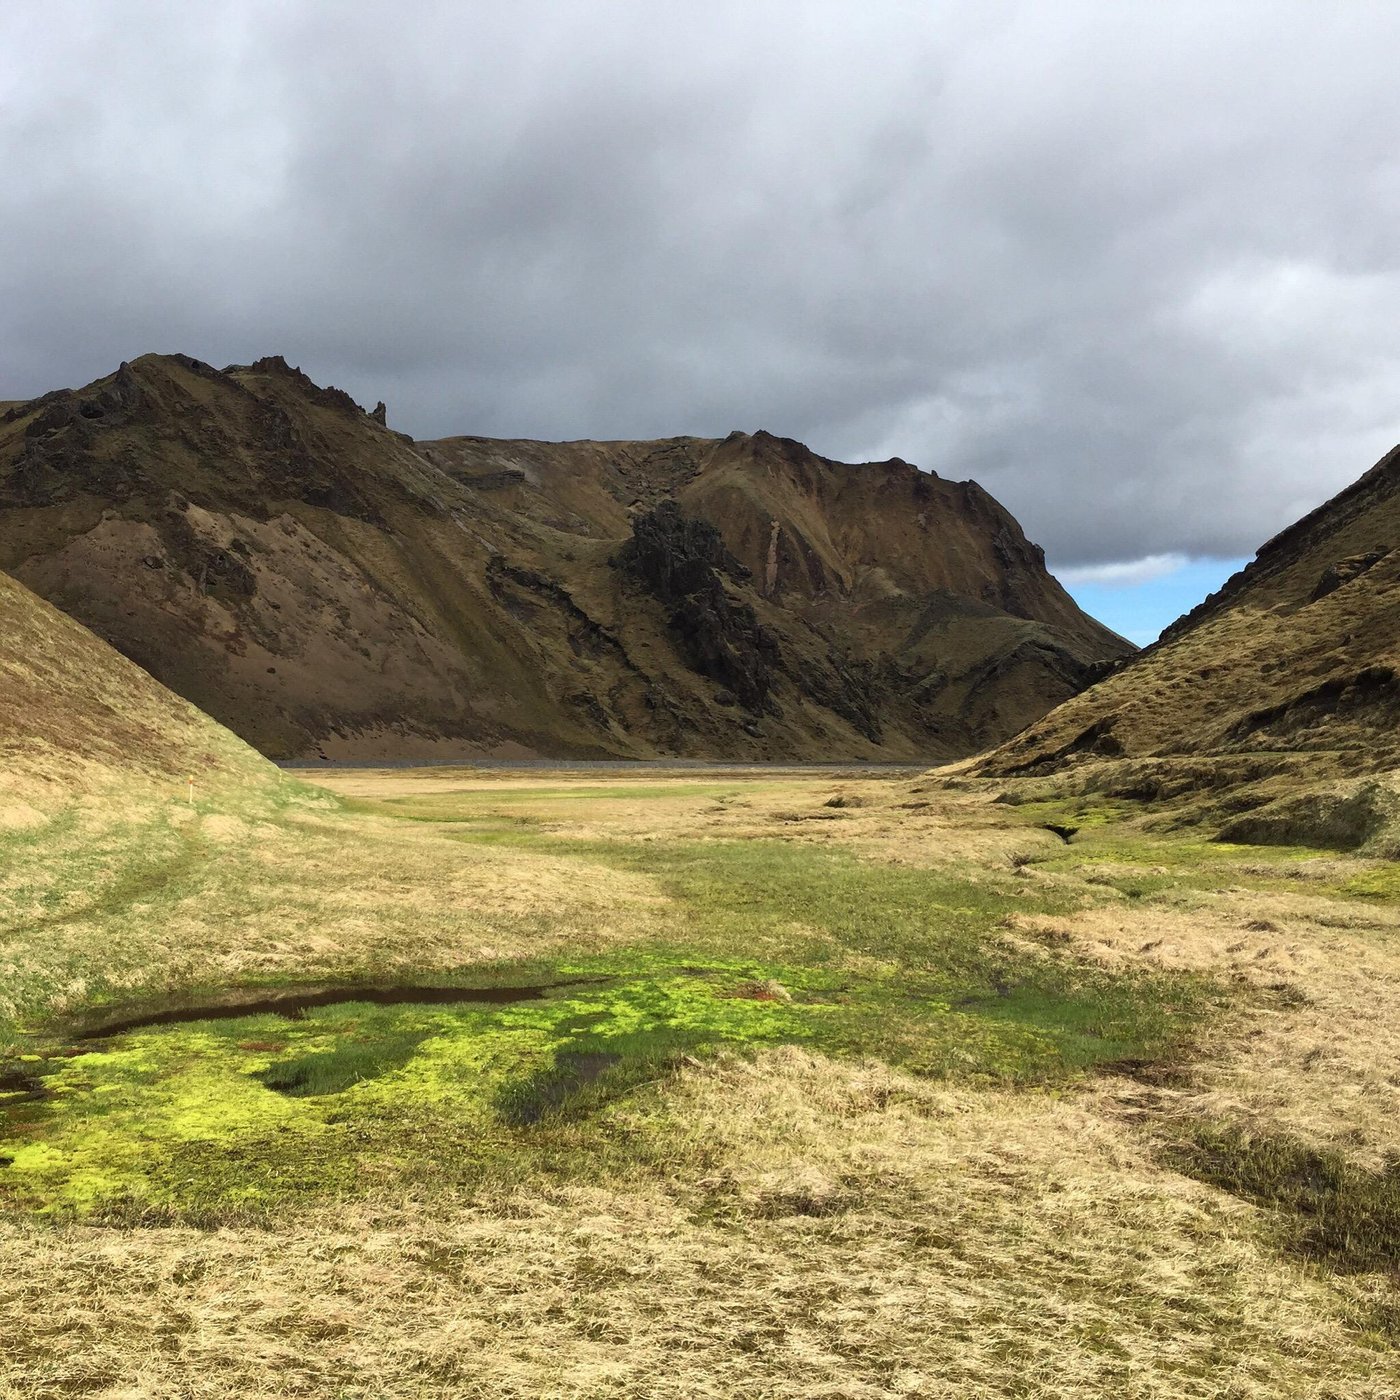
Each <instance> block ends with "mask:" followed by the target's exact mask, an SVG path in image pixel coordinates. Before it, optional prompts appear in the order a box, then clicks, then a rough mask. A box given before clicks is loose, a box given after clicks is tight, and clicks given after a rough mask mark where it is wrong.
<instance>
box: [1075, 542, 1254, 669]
mask: <svg viewBox="0 0 1400 1400" xmlns="http://www.w3.org/2000/svg"><path fill="white" fill-rule="evenodd" d="M1248 562H1249V561H1248V560H1246V559H1191V558H1188V557H1187V556H1186V555H1184V554H1152V555H1149V556H1148V557H1147V558H1145V559H1134V560H1131V561H1129V562H1126V563H1122V564H1091V565H1086V566H1083V567H1079V568H1066V569H1056V570H1054V573H1055V576H1056V578H1058V579H1059V580H1060V582H1061V583H1062V584H1064V586H1065V588H1066V589H1068V590H1069V593H1070V596H1071V597H1072V598H1073V599H1074V601H1075V602H1076V603H1078V604H1079V606H1080V607H1081V608H1083V609H1084V611H1085V612H1086V613H1088V614H1089V616H1090V617H1096V618H1098V620H1099V621H1100V622H1102V623H1103V624H1104V626H1105V627H1111V628H1112V629H1113V630H1114V631H1115V632H1117V633H1118V634H1119V635H1120V636H1123V637H1126V638H1127V639H1128V640H1129V641H1130V642H1136V643H1137V645H1138V646H1146V645H1147V644H1148V643H1149V642H1155V641H1156V640H1157V638H1158V636H1159V635H1160V634H1161V632H1162V629H1163V628H1164V627H1167V626H1169V625H1170V624H1171V623H1173V622H1175V621H1176V619H1177V618H1179V617H1180V616H1181V615H1182V614H1183V613H1186V612H1190V610H1191V609H1192V608H1194V607H1195V606H1196V604H1197V603H1199V602H1201V601H1202V600H1203V599H1204V598H1205V596H1206V595H1207V594H1208V593H1213V592H1214V591H1215V590H1216V589H1217V588H1219V587H1220V585H1221V584H1222V583H1224V582H1225V580H1226V579H1227V578H1229V577H1230V575H1231V574H1233V573H1235V572H1236V571H1237V570H1239V569H1242V568H1244V566H1245V564H1246V563H1248Z"/></svg>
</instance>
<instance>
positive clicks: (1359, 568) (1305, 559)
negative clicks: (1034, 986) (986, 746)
mask: <svg viewBox="0 0 1400 1400" xmlns="http://www.w3.org/2000/svg"><path fill="white" fill-rule="evenodd" d="M1397 541H1400V449H1397V450H1396V451H1394V452H1391V453H1389V454H1388V455H1387V456H1386V457H1385V458H1383V459H1382V460H1381V461H1380V462H1379V463H1378V464H1377V465H1376V466H1375V467H1374V468H1372V469H1371V470H1370V471H1369V472H1367V473H1366V475H1365V476H1363V477H1361V478H1360V480H1358V481H1357V482H1356V483H1354V484H1353V485H1352V486H1351V487H1349V488H1348V489H1347V490H1345V491H1343V492H1341V493H1340V494H1339V495H1338V496H1336V497H1334V498H1333V499H1332V500H1331V501H1329V502H1327V503H1326V504H1325V505H1323V506H1321V507H1319V508H1318V509H1317V510H1315V511H1313V512H1312V513H1311V514H1310V515H1308V516H1307V517H1305V518H1304V519H1302V520H1300V521H1299V522H1298V523H1297V524H1295V525H1293V526H1291V527H1290V528H1289V529H1287V530H1285V531H1283V532H1282V533H1281V534H1280V535H1278V536H1277V537H1275V538H1274V539H1272V540H1270V541H1269V542H1268V543H1267V544H1266V545H1264V546H1263V548H1261V549H1260V550H1259V552H1258V555H1257V556H1256V558H1255V559H1254V560H1253V561H1252V562H1251V563H1250V564H1249V565H1248V567H1246V568H1245V569H1243V570H1242V571H1241V572H1240V573H1238V574H1236V575H1235V576H1234V577H1233V578H1232V579H1230V581H1229V582H1228V583H1227V584H1226V585H1225V586H1224V587H1223V588H1222V589H1221V590H1220V591H1219V592H1218V593H1216V594H1214V595H1212V597H1210V598H1209V599H1207V600H1206V602H1204V603H1203V604H1202V605H1201V606H1200V607H1198V608H1196V609H1195V610H1194V611H1193V612H1192V613H1190V614H1188V615H1187V616H1186V617H1184V618H1182V619H1181V620H1180V621H1179V622H1177V623H1176V624H1175V625H1174V626H1172V627H1171V628H1169V629H1168V630H1167V632H1166V633H1165V634H1164V635H1163V637H1162V639H1161V640H1160V641H1159V642H1157V643H1156V644H1155V645H1153V646H1151V647H1149V648H1147V649H1146V650H1145V651H1143V652H1141V653H1139V654H1138V655H1137V656H1135V657H1133V658H1131V659H1130V660H1129V661H1128V662H1127V663H1126V664H1125V665H1123V666H1122V667H1121V668H1120V669H1119V670H1118V671H1117V672H1116V673H1115V674H1113V675H1111V676H1110V677H1108V678H1107V679H1106V680H1103V681H1101V682H1099V683H1098V684H1097V685H1095V686H1093V687H1092V688H1091V689H1089V690H1087V691H1085V692H1084V693H1083V694H1081V695H1079V696H1076V697H1074V698H1072V699H1070V700H1068V701H1066V702H1065V703H1064V704H1062V705H1060V706H1058V707H1057V708H1056V709H1054V710H1053V711H1051V712H1050V713H1049V714H1047V715H1046V716H1045V717H1044V718H1043V719H1041V720H1039V721H1038V722H1036V723H1035V724H1032V725H1031V726H1030V727H1029V728H1027V729H1026V730H1025V731H1024V732H1023V733H1021V734H1019V735H1017V736H1016V737H1015V738H1014V739H1012V740H1011V741H1010V742H1008V743H1006V744H1004V745H1003V746H1002V747H1000V748H999V749H997V750H996V751H995V752H993V753H992V754H991V755H990V756H989V757H987V758H986V759H984V760H982V761H981V762H980V763H979V764H978V765H976V771H977V772H980V773H982V774H984V775H987V776H992V777H1000V778H1008V777H1026V778H1051V779H1053V785H1054V786H1055V787H1057V788H1058V789H1059V790H1061V791H1074V790H1080V791H1093V792H1100V793H1106V794H1109V795H1114V796H1120V797H1124V798H1129V799H1134V800H1148V801H1166V802H1169V803H1170V802H1174V803H1176V804H1178V805H1179V806H1180V807H1181V814H1180V817H1181V819H1182V820H1186V819H1188V818H1189V817H1191V816H1192V815H1193V814H1194V815H1203V816H1207V817H1209V818H1210V819H1211V820H1212V821H1213V822H1215V823H1216V825H1218V826H1221V827H1222V828H1223V829H1224V831H1225V832H1226V834H1229V835H1232V836H1234V837H1235V838H1236V839H1239V840H1261V841H1263V840H1283V841H1291V842H1300V841H1301V842H1310V841H1316V842H1317V843H1319V844H1322V845H1329V846H1343V847H1357V846H1363V845H1367V846H1370V847H1372V848H1374V849H1381V848H1382V847H1384V848H1385V849H1389V843H1390V842H1391V841H1392V836H1391V832H1392V830H1393V823H1394V820H1395V817H1396V815H1397V812H1398V811H1400V805H1398V804H1397V802H1396V798H1395V795H1394V793H1393V791H1392V783H1391V781H1390V778H1389V776H1388V775H1389V774H1390V773H1391V771H1392V770H1393V769H1394V768H1395V766H1396V763H1397V761H1400V547H1397ZM1377 843H1379V844H1377Z"/></svg>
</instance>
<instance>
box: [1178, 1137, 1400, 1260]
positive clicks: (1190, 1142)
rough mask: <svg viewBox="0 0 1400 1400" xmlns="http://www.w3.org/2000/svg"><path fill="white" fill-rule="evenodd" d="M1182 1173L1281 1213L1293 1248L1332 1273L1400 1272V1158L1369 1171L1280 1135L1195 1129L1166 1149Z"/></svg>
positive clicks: (1281, 1225) (1280, 1223)
mask: <svg viewBox="0 0 1400 1400" xmlns="http://www.w3.org/2000/svg"><path fill="white" fill-rule="evenodd" d="M1167 1160H1168V1161H1170V1162H1171V1163H1172V1165H1173V1166H1175V1167H1177V1168H1178V1169H1179V1170H1181V1171H1185V1172H1187V1173H1189V1174H1190V1175H1191V1176H1194V1177H1196V1178H1198V1179H1199V1180H1201V1181H1208V1182H1210V1183H1211V1185H1213V1186H1218V1187H1220V1188H1221V1190H1224V1191H1229V1192H1230V1193H1231V1194H1232V1195H1235V1196H1240V1197H1243V1198H1244V1199H1245V1200H1248V1201H1253V1202H1255V1203H1256V1204H1258V1205H1263V1206H1268V1207H1270V1208H1271V1209H1273V1210H1275V1211H1276V1212H1278V1215H1277V1217H1276V1219H1277V1224H1278V1226H1279V1228H1280V1230H1281V1231H1282V1233H1283V1236H1284V1238H1285V1239H1286V1240H1287V1242H1288V1244H1289V1245H1290V1247H1291V1248H1293V1249H1296V1250H1297V1251H1299V1252H1300V1253H1304V1254H1307V1255H1311V1256H1313V1257H1315V1258H1319V1259H1322V1260H1325V1261H1326V1262H1327V1263H1328V1264H1330V1265H1331V1266H1332V1267H1333V1268H1338V1269H1347V1270H1354V1271H1360V1272H1365V1271H1367V1270H1382V1271H1386V1272H1394V1271H1397V1270H1400V1158H1392V1159H1391V1161H1390V1162H1388V1163H1387V1164H1386V1166H1385V1167H1384V1168H1383V1169H1382V1170H1380V1171H1368V1170H1367V1169H1366V1168H1364V1167H1361V1166H1358V1165H1357V1164H1356V1163H1354V1162H1350V1161H1348V1160H1347V1159H1346V1158H1345V1157H1343V1156H1342V1154H1341V1153H1339V1152H1335V1151H1329V1150H1327V1149H1321V1148H1317V1147H1313V1146H1311V1145H1309V1144H1307V1143H1304V1142H1300V1141H1299V1140H1298V1139H1297V1138H1293V1137H1290V1136H1288V1135H1286V1134H1281V1133H1262V1134H1261V1133H1251V1132H1248V1131H1246V1130H1244V1129H1242V1128H1239V1127H1236V1126H1233V1125H1230V1124H1203V1125H1199V1126H1197V1127H1196V1128H1195V1129H1194V1130H1193V1131H1192V1133H1191V1134H1190V1136H1189V1137H1188V1138H1187V1139H1186V1140H1185V1141H1183V1142H1181V1143H1177V1144H1174V1145H1173V1146H1172V1147H1171V1148H1169V1149H1168V1151H1167Z"/></svg>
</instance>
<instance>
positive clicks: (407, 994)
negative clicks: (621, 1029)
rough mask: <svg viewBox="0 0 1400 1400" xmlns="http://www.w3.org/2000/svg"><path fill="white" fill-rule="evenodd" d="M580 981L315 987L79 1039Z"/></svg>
mask: <svg viewBox="0 0 1400 1400" xmlns="http://www.w3.org/2000/svg"><path fill="white" fill-rule="evenodd" d="M578 985H580V984H579V983H576V982H552V983H543V984H540V985H538V986H530V987H413V986H396V987H314V988H300V989H298V990H296V991H287V992H279V993H278V994H276V995H275V996H266V997H260V998H258V999H257V1000H251V1001H236V1002H230V1001H219V1002H214V1003H211V1004H209V1005H204V1006H172V1007H165V1008H164V1009H162V1010H159V1011H145V1012H141V1013H139V1014H134V1015H130V1016H124V1017H121V1018H120V1019H118V1020H114V1021H106V1022H103V1023H102V1024H101V1025H97V1026H93V1027H91V1028H90V1029H89V1030H85V1031H82V1032H80V1033H79V1035H78V1037H77V1038H78V1039H79V1040H105V1039H107V1038H108V1037H109V1036H114V1035H124V1034H126V1032H128V1031H139V1030H145V1029H146V1028H147V1027H148V1026H173V1025H180V1024H183V1023H184V1022H187V1021H232V1020H236V1019H237V1018H239V1017H241V1016H284V1017H286V1018H287V1020H289V1021H298V1020H300V1019H301V1018H302V1017H303V1016H305V1014H306V1013H307V1012H308V1011H311V1010H314V1009H315V1008H316V1007H320V1006H334V1005H335V1004H336V1003H337V1002H357V1001H361V1002H369V1003H371V1004H372V1005H374V1006H402V1005H406V1004H409V1003H418V1004H421V1005H425V1006H448V1005H452V1004H454V1003H457V1002H484V1003H487V1004H490V1005H496V1006H502V1005H507V1004H509V1003H510V1002H515V1001H534V1000H537V999H538V998H540V997H542V996H545V995H547V994H548V993H549V992H552V991H555V990H556V989H558V988H560V987H570V986H578Z"/></svg>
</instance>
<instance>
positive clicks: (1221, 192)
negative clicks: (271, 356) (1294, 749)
mask: <svg viewBox="0 0 1400 1400" xmlns="http://www.w3.org/2000/svg"><path fill="white" fill-rule="evenodd" d="M1397 51H1400V8H1397V7H1395V6H1393V5H1388V4H1386V5H1382V4H1375V5H1371V4H1365V3H1355V4H1350V5H1347V6H1323V5H1317V4H1313V3H1311V2H1310V0H1309V3H1296V4H1295V3H1286V0H1273V2H1272V3H1267V4H1250V3H1233V4H1229V5H1220V4H1218V3H1213V4H1208V5H1205V4H1203V5H1194V4H1190V3H1179V4H1173V5H1170V6H1165V5H1163V6H1134V5H1121V4H1118V3H1111V2H1110V0H1103V3H1095V4H1087V3H1084V4H1081V3H1073V0H1056V3H1054V4H1046V3H1034V4H1031V3H1027V4H1012V3H995V0H990V2H989V0H968V2H967V3H946V4H924V3H918V4H912V3H911V4H903V3H884V4H880V3H872V4H870V5H866V6H862V7H854V6H850V5H848V4H844V3H843V4H829V3H821V0H803V3H789V2H788V0H774V3H768V4H752V3H750V4H744V5H739V4H728V3H723V0H721V2H720V3H716V2H715V0H710V3H706V4H692V3H670V4H657V3H649V4H633V3H603V2H602V0H594V2H593V3H583V0H549V3H540V0H533V2H531V0H527V2H526V3H521V4H516V5H512V6H499V5H486V4H477V5H472V4H462V3H430V2H428V0H417V2H415V0H403V2H402V3H398V4H392V5H390V4H356V3H346V2H345V0H342V2H341V3H317V2H316V0H300V3H298V4H296V5H286V4H282V3H272V2H271V0H265V3H246V2H245V3H237V0H235V2H234V3H229V4H224V5H220V6H218V7H214V6H203V5H194V6H192V5H189V4H188V3H180V4H173V3H148V2H146V0H115V2H114V0H107V2H106V3H100V4H98V3H86V4H85V3H66V4H65V3H55V0H45V2H44V3H42V4H39V3H33V0H9V3H8V4H7V5H6V6H4V7H3V9H0V162H3V169H4V171H5V176H4V179H3V182H0V330H3V334H2V335H0V398H6V397H22V396H25V395H29V394H35V393H38V392H41V391H43V390H45V389H49V388H53V387H56V386H58V385H63V384H74V383H81V382H84V381H86V380H88V379H91V378H93V377H95V376H97V375H99V374H103V373H106V372H107V371H109V370H110V369H112V368H113V367H115V365H116V364H117V363H118V362H119V361H120V360H122V359H124V358H130V357H131V356H133V355H136V354H139V353H142V352H143V351H146V350H152V349H157V350H183V351H186V352H188V353H191V354H195V355H198V356H200V357H201V358H204V359H208V360H211V361H213V362H214V363H217V364H223V363H228V362H230V361H243V360H247V359H249V358H252V357H254V356H257V355H261V354H266V353H270V352H274V351H275V352H280V353H282V354H285V355H286V356H287V357H288V359H290V360H291V361H293V362H294V363H300V364H301V365H302V367H303V368H304V369H306V370H307V372H308V373H310V374H311V375H312V376H313V377H315V378H317V379H318V380H320V381H322V382H326V381H330V382H334V383H336V384H339V385H341V386H342V387H345V388H347V389H349V390H350V391H351V392H352V393H354V394H355V395H356V396H357V397H359V398H360V399H361V400H364V401H369V402H373V401H374V400H375V399H377V398H384V399H386V400H387V401H388V402H389V405H390V412H391V421H392V422H394V424H395V425H396V426H398V427H401V428H403V429H405V430H406V431H409V432H412V433H414V434H415V435H418V436H435V435H441V434H446V433H450V432H472V433H483V434H501V435H520V436H531V437H646V436H657V435H662V434H670V433H702V434H723V433H725V432H727V431H729V430H730V429H731V428H734V427H742V428H748V429H755V428H758V427H764V428H768V429H769V430H771V431H774V432H779V433H782V434H785V435H788V436H792V437H798V438H801V439H803V440H805V441H807V442H809V443H810V444H811V445H812V446H814V447H815V448H817V449H818V450H819V451H822V452H825V453H827V454H829V455H832V456H839V457H845V458H854V459H864V458H874V457H886V456H891V455H899V456H902V457H905V458H907V459H909V460H911V461H916V462H918V463H920V465H923V466H927V467H931V468H933V469H934V470H936V471H938V472H939V473H940V474H942V475H947V476H955V477H963V476H973V477H976V478H977V479H978V480H980V481H981V482H982V483H983V484H984V485H985V486H987V487H988V489H990V490H992V491H993V492H994V493H995V494H997V495H998V496H999V497H1000V498H1001V499H1002V500H1003V501H1005V502H1006V504H1007V505H1008V506H1010V508H1011V509H1012V510H1013V511H1015V512H1016V514H1017V515H1018V516H1019V517H1020V518H1021V520H1022V522H1023V523H1024V524H1025V526H1026V528H1027V530H1028V532H1029V533H1030V534H1031V535H1032V536H1033V537H1035V538H1037V539H1039V540H1040V541H1041V543H1043V544H1044V545H1045V546H1046V547H1047V549H1048V550H1049V552H1050V554H1051V556H1052V558H1053V559H1054V560H1056V561H1057V562H1059V563H1062V564H1064V565H1067V566H1069V565H1072V566H1080V567H1092V566H1095V565H1099V564H1105V563H1112V562H1115V561H1128V560H1137V559H1143V558H1147V557H1156V556H1162V555H1172V554H1184V555H1202V554H1204V555H1222V556H1229V555H1237V554H1241V553H1247V552H1249V551H1250V550H1252V549H1253V548H1254V547H1255V546H1256V545H1257V544H1259V543H1260V542H1261V541H1262V540H1263V539H1264V538H1265V537H1266V536H1267V535H1268V534H1270V533H1272V532H1273V531H1274V530H1276V529H1277V528H1279V527H1280V526H1281V525H1283V524H1285V523H1287V521H1289V520H1290V519H1292V518H1294V517H1295V516H1297V515H1298V514H1300V513H1301V512H1302V511H1304V510H1306V509H1307V508H1309V507H1310V506H1312V505H1315V504H1316V503H1317V502H1318V501H1320V500H1322V499H1324V498H1325V497H1326V496H1328V495H1330V494H1331V493H1332V492H1333V491H1335V490H1336V489H1338V488H1339V487H1340V486H1342V485H1344V484H1345V483H1346V482H1347V481H1349V480H1351V479H1352V478H1353V477H1355V476H1357V475H1359V474H1360V472H1361V471H1362V470H1363V469H1364V468H1365V467H1367V466H1368V465H1370V463H1371V462H1372V461H1373V460H1374V459H1375V458H1377V457H1378V456H1380V455H1381V453H1382V452H1383V451H1385V450H1386V449H1387V448H1389V447H1390V446H1391V445H1392V444H1393V442H1394V441H1395V440H1396V439H1397V438H1400V349H1397V342H1396V339H1395V336H1394V333H1393V327H1394V325H1395V324H1396V322H1397V320H1398V319H1400V242H1397V240H1396V239H1395V237H1394V234H1393V231H1394V229H1395V228H1396V227H1400V140H1397V135H1400V85H1397V84H1396V83H1395V81H1394V76H1393V67H1394V64H1393V56H1394V54H1395V53H1396V52H1397Z"/></svg>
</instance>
